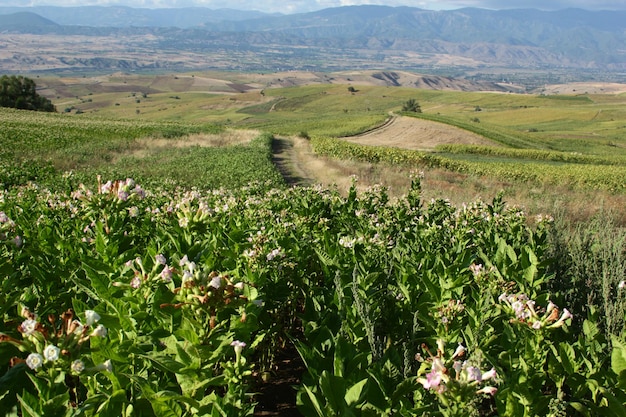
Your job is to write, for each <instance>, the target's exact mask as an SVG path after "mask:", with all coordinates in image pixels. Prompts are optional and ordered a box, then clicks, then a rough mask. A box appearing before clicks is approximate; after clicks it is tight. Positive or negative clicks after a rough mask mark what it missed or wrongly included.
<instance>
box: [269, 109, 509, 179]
mask: <svg viewBox="0 0 626 417" xmlns="http://www.w3.org/2000/svg"><path fill="white" fill-rule="evenodd" d="M343 139H344V140H348V141H351V142H355V143H359V144H361V145H376V146H390V147H397V148H404V149H412V150H426V151H427V150H432V149H434V148H435V146H437V145H440V144H448V143H451V144H452V143H458V144H476V145H497V144H495V143H494V142H491V141H490V140H488V139H485V138H484V137H482V136H479V135H476V134H473V133H471V132H468V131H465V130H463V129H459V128H456V127H453V126H449V125H446V124H443V123H437V122H431V121H428V120H422V119H416V118H413V117H401V116H393V117H391V118H390V119H389V120H388V121H387V123H385V124H384V125H383V126H381V127H379V128H376V129H373V130H371V131H369V132H367V133H363V134H361V135H357V136H350V137H345V138H343ZM273 153H274V162H275V163H276V164H277V166H278V167H279V170H280V171H281V172H282V174H283V176H284V177H285V179H286V180H287V182H288V183H289V184H291V185H312V184H322V185H330V184H336V185H337V186H338V187H339V188H340V189H347V188H348V187H350V184H351V183H352V180H351V178H350V174H347V173H346V170H345V169H344V168H346V165H348V164H347V163H346V161H335V160H332V159H328V158H323V157H320V156H318V155H316V154H315V153H313V151H312V150H311V146H310V143H309V141H308V140H306V139H302V138H300V137H291V138H278V139H276V140H275V143H274V149H273Z"/></svg>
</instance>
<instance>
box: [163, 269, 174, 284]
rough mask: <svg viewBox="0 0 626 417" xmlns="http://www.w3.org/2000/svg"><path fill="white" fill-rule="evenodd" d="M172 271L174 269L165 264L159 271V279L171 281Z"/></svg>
mask: <svg viewBox="0 0 626 417" xmlns="http://www.w3.org/2000/svg"><path fill="white" fill-rule="evenodd" d="M172 271H174V270H173V269H172V268H170V267H169V266H167V265H165V267H164V268H163V270H162V271H161V279H162V280H163V282H171V281H172Z"/></svg>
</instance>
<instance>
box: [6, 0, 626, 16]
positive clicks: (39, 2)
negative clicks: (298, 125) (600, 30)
mask: <svg viewBox="0 0 626 417" xmlns="http://www.w3.org/2000/svg"><path fill="white" fill-rule="evenodd" d="M2 3H3V6H96V5H97V6H113V5H124V6H130V7H149V8H162V7H190V6H201V7H208V8H212V9H219V8H231V9H242V10H250V9H254V10H259V11H263V12H279V13H301V12H310V11H313V10H320V9H325V8H329V7H340V6H353V5H359V4H384V5H388V6H412V7H419V8H423V9H433V10H442V9H458V8H462V7H480V8H486V9H516V8H523V9H529V8H536V9H541V10H559V9H566V8H571V7H578V8H581V9H588V10H626V2H625V1H624V0H295V1H284V0H283V1H281V0H257V1H256V2H250V1H249V0H3V1H2Z"/></svg>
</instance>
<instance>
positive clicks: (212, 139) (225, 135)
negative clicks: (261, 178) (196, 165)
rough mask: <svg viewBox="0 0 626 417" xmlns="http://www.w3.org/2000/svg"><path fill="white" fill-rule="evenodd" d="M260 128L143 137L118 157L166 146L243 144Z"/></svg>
mask: <svg viewBox="0 0 626 417" xmlns="http://www.w3.org/2000/svg"><path fill="white" fill-rule="evenodd" d="M259 135H260V132H259V131H258V130H241V129H227V130H226V131H224V132H222V133H219V134H209V133H199V134H194V135H188V136H183V137H180V138H176V139H165V138H143V139H138V140H136V141H135V142H134V143H133V146H131V147H130V149H129V150H128V151H126V152H124V153H123V154H120V155H118V158H122V157H126V156H132V157H134V158H143V157H146V156H148V155H150V154H151V153H152V152H154V151H156V150H161V149H164V148H188V147H193V146H200V147H222V146H232V145H243V144H246V143H249V142H250V141H252V140H253V139H254V138H256V137H258V136H259Z"/></svg>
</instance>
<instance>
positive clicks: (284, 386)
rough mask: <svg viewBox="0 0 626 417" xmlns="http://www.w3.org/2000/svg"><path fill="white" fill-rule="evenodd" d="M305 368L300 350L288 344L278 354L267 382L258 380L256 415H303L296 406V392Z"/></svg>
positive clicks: (280, 416)
mask: <svg viewBox="0 0 626 417" xmlns="http://www.w3.org/2000/svg"><path fill="white" fill-rule="evenodd" d="M305 370H306V368H305V366H304V363H303V362H302V359H301V358H300V355H299V354H298V351H297V350H296V349H295V348H294V347H293V345H291V344H288V345H287V346H286V347H285V348H284V349H283V350H282V351H281V352H280V353H279V354H278V357H277V358H276V367H275V369H274V372H271V375H270V377H269V379H268V380H267V382H264V381H263V380H261V379H259V380H258V385H257V386H256V392H257V395H256V396H255V400H256V401H257V405H256V407H255V411H254V416H257V417H262V416H275V417H296V416H301V414H300V413H299V412H298V409H297V407H296V392H297V386H298V385H299V384H300V381H301V376H302V374H303V373H304V372H305Z"/></svg>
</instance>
